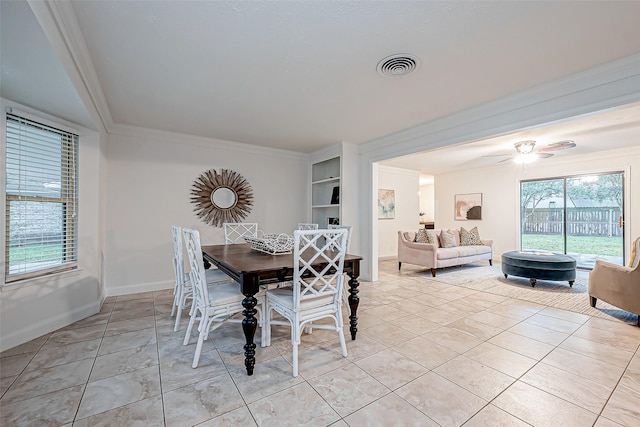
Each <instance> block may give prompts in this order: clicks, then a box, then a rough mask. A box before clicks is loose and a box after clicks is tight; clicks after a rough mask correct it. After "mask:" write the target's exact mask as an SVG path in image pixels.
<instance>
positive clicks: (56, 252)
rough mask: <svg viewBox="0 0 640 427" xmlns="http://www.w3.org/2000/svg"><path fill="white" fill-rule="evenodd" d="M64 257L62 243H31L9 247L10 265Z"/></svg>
mask: <svg viewBox="0 0 640 427" xmlns="http://www.w3.org/2000/svg"><path fill="white" fill-rule="evenodd" d="M60 259H62V245H61V244H37V243H34V244H31V245H25V246H14V247H11V248H9V266H15V265H19V264H27V263H32V262H41V261H53V260H60Z"/></svg>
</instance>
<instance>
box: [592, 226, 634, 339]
mask: <svg viewBox="0 0 640 427" xmlns="http://www.w3.org/2000/svg"><path fill="white" fill-rule="evenodd" d="M632 249H633V250H632V255H631V261H630V263H629V266H628V267H624V266H621V265H617V264H611V263H609V262H606V261H601V260H598V261H596V264H595V266H594V268H593V270H591V273H589V298H590V299H591V307H595V306H596V301H597V300H598V299H601V300H603V301H606V302H608V303H609V304H612V305H615V306H616V307H620V308H621V309H623V310H625V311H629V312H631V313H635V314H637V315H638V326H640V237H639V238H637V239H636V240H635V242H633V246H632Z"/></svg>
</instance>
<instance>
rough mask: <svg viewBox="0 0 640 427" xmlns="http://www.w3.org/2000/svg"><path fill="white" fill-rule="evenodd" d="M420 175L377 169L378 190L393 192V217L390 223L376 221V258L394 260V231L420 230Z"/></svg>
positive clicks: (385, 168)
mask: <svg viewBox="0 0 640 427" xmlns="http://www.w3.org/2000/svg"><path fill="white" fill-rule="evenodd" d="M419 187H420V173H419V172H418V171H412V170H407V169H400V168H393V167H389V166H379V167H378V188H379V189H384V190H394V191H395V198H396V215H395V218H394V219H379V220H378V258H379V259H380V258H383V259H384V258H395V257H397V256H398V231H399V230H417V229H418V228H419V227H420V215H419V212H420V207H419V196H418V191H419Z"/></svg>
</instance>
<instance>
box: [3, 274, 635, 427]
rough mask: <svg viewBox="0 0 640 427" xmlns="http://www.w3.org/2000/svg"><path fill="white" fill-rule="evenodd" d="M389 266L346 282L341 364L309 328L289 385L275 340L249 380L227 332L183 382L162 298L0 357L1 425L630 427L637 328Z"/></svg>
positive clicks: (283, 344)
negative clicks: (354, 311) (350, 285)
mask: <svg viewBox="0 0 640 427" xmlns="http://www.w3.org/2000/svg"><path fill="white" fill-rule="evenodd" d="M396 266H397V264H396V263H395V262H393V261H385V262H381V268H380V281H379V282H376V283H367V282H364V283H362V284H361V287H360V297H361V305H360V310H359V333H358V339H357V340H356V341H350V340H348V342H347V345H348V350H349V356H348V358H346V359H345V358H343V357H342V355H341V353H340V346H339V343H338V340H337V335H336V334H335V333H331V332H328V331H321V330H315V331H314V332H313V333H312V334H311V335H304V336H303V342H302V345H301V349H300V376H298V377H297V378H293V377H292V376H291V365H290V362H291V344H290V343H289V338H288V333H289V332H288V329H287V328H283V327H278V328H275V329H274V332H273V338H272V345H271V346H270V347H268V348H258V349H257V355H256V358H257V364H256V367H255V374H254V375H253V376H251V377H248V376H247V375H246V373H245V370H244V366H243V361H244V356H243V353H242V345H243V335H242V331H241V327H240V325H239V324H237V323H230V324H226V325H224V326H222V327H221V328H219V329H218V330H216V331H215V332H213V333H212V334H211V337H210V339H209V340H208V342H206V343H205V346H204V350H203V353H202V357H201V359H200V366H199V367H198V368H197V369H192V368H191V366H190V365H191V361H192V357H193V352H194V347H195V334H194V335H193V337H192V339H191V343H190V345H188V346H183V345H182V339H183V334H184V331H185V329H186V324H187V321H186V315H185V316H184V319H185V320H184V321H183V322H182V325H181V326H182V328H181V331H180V332H173V319H171V318H170V311H171V303H172V296H171V292H170V291H162V292H153V293H145V294H137V295H129V296H120V297H112V298H108V299H107V301H105V304H104V306H103V307H102V310H101V312H100V313H99V314H96V315H94V316H91V317H89V318H87V319H84V320H82V321H80V322H77V323H75V324H73V325H70V326H69V327H67V328H64V329H61V330H58V331H55V332H53V333H51V334H47V335H45V336H42V337H40V338H37V339H35V340H32V341H30V342H28V343H26V344H23V345H21V346H19V347H16V348H13V349H10V350H8V351H5V352H4V353H2V354H1V355H0V356H1V359H0V374H1V375H0V377H1V380H0V394H1V395H2V397H1V398H0V425H2V426H7V427H8V426H33V425H37V426H49V425H51V426H72V425H73V426H125V425H126V426H145V427H146V426H193V425H199V426H221V425H242V426H249V425H259V426H287V425H291V426H298V425H303V424H307V425H317V426H326V425H334V426H346V425H349V426H390V425H402V426H409V425H416V426H459V425H465V426H497V425H503V426H525V425H534V426H563V427H569V426H592V425H595V426H598V427H605V426H606V427H609V426H638V425H640V350H639V346H640V328H637V327H635V326H632V325H628V324H624V323H622V322H619V321H613V320H603V319H600V318H592V317H590V316H586V315H582V314H577V313H572V312H567V311H562V310H558V309H554V308H549V307H545V306H541V305H535V304H532V303H528V302H524V301H520V300H512V299H506V298H503V297H499V296H496V295H492V294H488V293H484V292H478V291H473V290H469V289H466V288H461V287H456V286H451V285H448V284H445V283H442V282H439V281H438V280H437V278H436V279H432V278H431V277H430V274H429V273H428V272H425V274H424V276H423V277H416V275H415V274H407V273H411V272H412V270H411V267H409V266H408V267H405V268H404V269H403V273H399V272H398V271H397V269H396ZM413 273H415V270H413ZM585 298H587V296H586V295H585ZM347 336H348V334H347Z"/></svg>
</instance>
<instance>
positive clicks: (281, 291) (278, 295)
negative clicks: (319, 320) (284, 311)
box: [267, 288, 334, 310]
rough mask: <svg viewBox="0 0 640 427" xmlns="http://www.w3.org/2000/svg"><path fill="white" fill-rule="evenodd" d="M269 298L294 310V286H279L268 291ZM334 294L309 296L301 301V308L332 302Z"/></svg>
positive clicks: (310, 307)
mask: <svg viewBox="0 0 640 427" xmlns="http://www.w3.org/2000/svg"><path fill="white" fill-rule="evenodd" d="M267 298H269V299H271V300H273V301H276V302H277V303H278V304H281V305H282V306H284V307H287V308H289V309H291V310H293V288H278V289H271V290H268V291H267ZM333 299H334V296H333V295H323V296H321V297H317V298H307V299H303V300H302V301H300V309H301V310H307V309H312V308H316V307H320V306H323V305H327V304H331V302H332V301H333Z"/></svg>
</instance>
